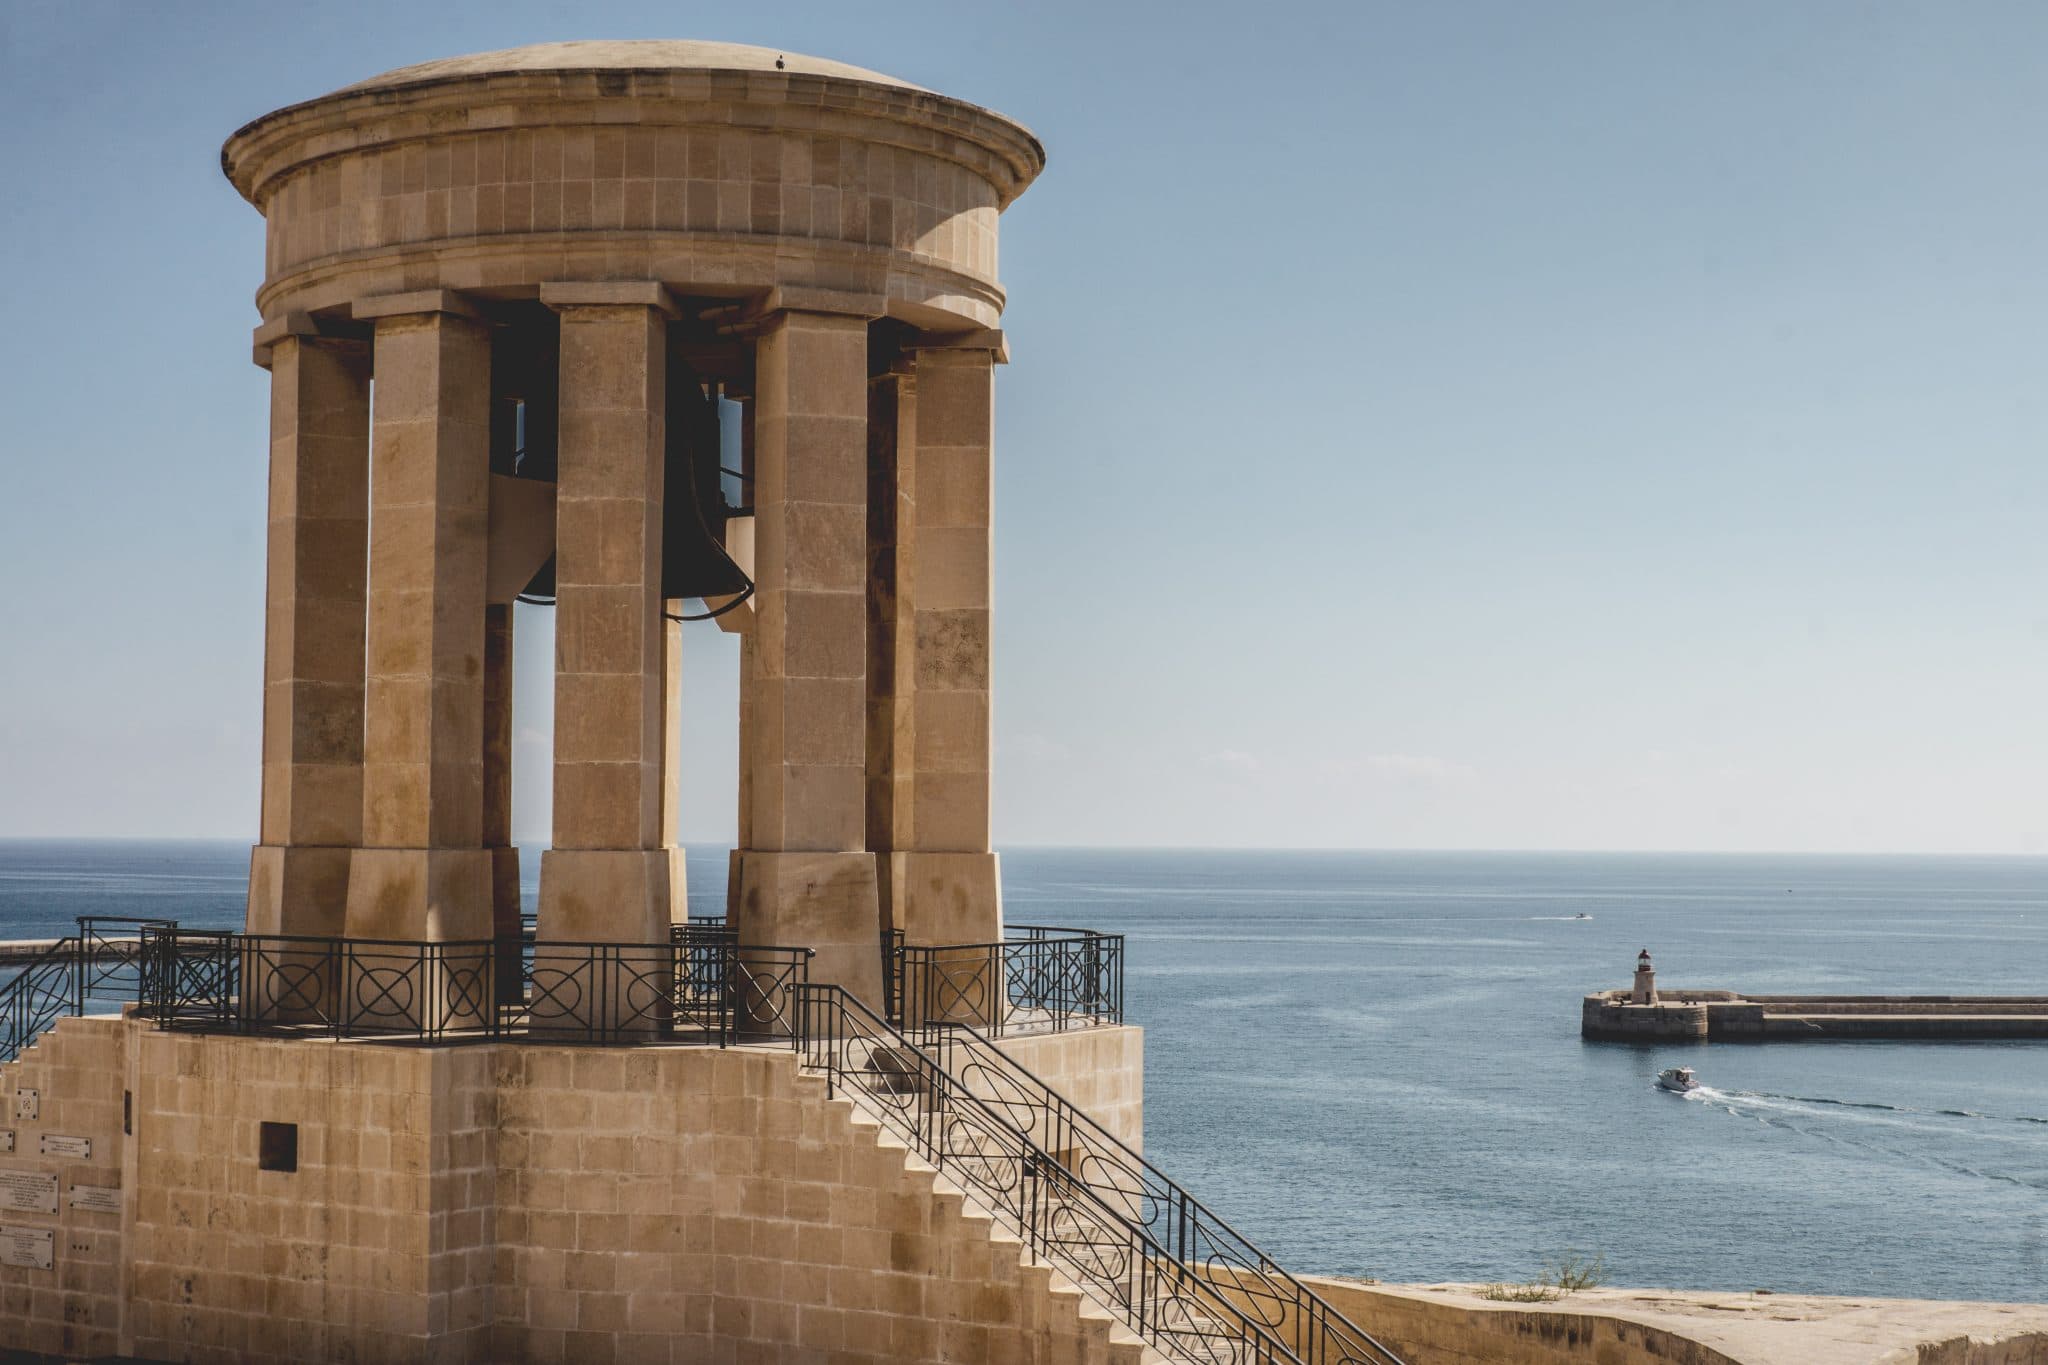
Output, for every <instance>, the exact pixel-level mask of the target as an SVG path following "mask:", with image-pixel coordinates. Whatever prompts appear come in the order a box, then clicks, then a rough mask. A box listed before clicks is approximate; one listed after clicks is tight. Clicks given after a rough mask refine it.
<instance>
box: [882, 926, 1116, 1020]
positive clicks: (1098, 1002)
mask: <svg viewBox="0 0 2048 1365" xmlns="http://www.w3.org/2000/svg"><path fill="white" fill-rule="evenodd" d="M1007 932H1008V934H1009V937H1008V938H1006V939H1005V940H1004V941H1003V942H1001V943H948V944H910V943H906V942H905V941H904V938H903V934H902V932H901V931H900V930H892V931H890V932H889V933H887V934H885V935H884V936H883V947H882V951H883V973H882V975H883V980H884V983H885V984H884V990H885V992H886V998H885V1000H884V1006H885V1008H886V1011H887V1013H888V1016H889V1018H890V1019H892V1020H894V1021H896V1022H897V1023H900V1024H903V1025H905V1026H907V1027H911V1028H916V1027H919V1026H921V1025H924V1024H927V1023H958V1024H967V1025H971V1026H972V1027H974V1028H978V1029H981V1030H983V1031H984V1032H987V1033H990V1034H994V1035H997V1036H1001V1035H1004V1034H1011V1033H1058V1032H1063V1031H1065V1030H1067V1029H1074V1028H1095V1027H1099V1026H1101V1025H1104V1024H1120V1023H1122V1022H1123V1018H1124V938H1123V935H1122V934H1098V933H1096V932H1095V931H1094V930H1092V929H1067V928H1062V927H1059V926H1056V925H1047V924H1018V925H1012V926H1010V927H1009V929H1008V930H1007Z"/></svg>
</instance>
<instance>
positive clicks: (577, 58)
mask: <svg viewBox="0 0 2048 1365" xmlns="http://www.w3.org/2000/svg"><path fill="white" fill-rule="evenodd" d="M777 62H781V63H782V65H781V66H777V65H776V63H777ZM525 71H789V72H794V73H797V74H800V75H806V76H830V77H836V78H837V79H839V80H848V81H865V82H867V83H868V84H870V85H888V86H894V87H896V88H897V89H900V90H921V89H923V87H922V86H916V85H912V84H911V83H910V82H908V81H899V80H897V79H896V78H895V77H894V76H885V75H883V74H882V73H881V72H879V71H869V70H867V69H866V68H865V67H858V66H849V65H847V64H846V63H845V62H835V61H829V60H827V59H826V58H823V57H807V56H805V55H803V54H802V53H800V52H778V51H777V50H776V49H774V48H772V47H749V46H747V45H746V44H744V43H709V42H698V41H696V40H694V39H687V38H632V39H594V40H588V41H579V42H569V43H534V44H532V45H531V46H528V47H508V48H503V49H500V50H499V51H496V52H475V53H471V54H470V55H469V56H466V57H442V58H439V59H437V60H435V61H431V62H416V63H414V64H413V65H411V66H401V67H399V68H398V69H397V70H395V71H387V72H385V73H384V74H383V75H381V76H372V77H370V79H368V80H366V81H357V82H356V83H355V84H354V85H347V86H343V87H342V88H341V89H340V90H337V91H335V92H334V93H335V94H337V95H348V94H357V93H366V92H371V91H377V90H395V89H399V88H401V87H403V86H408V85H417V84H420V83H423V82H426V81H441V80H459V79H461V78H463V77H465V76H495V75H502V74H509V73H513V72H525Z"/></svg>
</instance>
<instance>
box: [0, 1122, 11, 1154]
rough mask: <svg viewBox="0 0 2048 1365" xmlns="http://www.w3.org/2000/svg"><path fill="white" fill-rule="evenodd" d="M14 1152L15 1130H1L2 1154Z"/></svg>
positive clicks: (0, 1149)
mask: <svg viewBox="0 0 2048 1365" xmlns="http://www.w3.org/2000/svg"><path fill="white" fill-rule="evenodd" d="M13 1150H14V1130H13V1129H12V1128H0V1153H7V1152H11V1151H13Z"/></svg>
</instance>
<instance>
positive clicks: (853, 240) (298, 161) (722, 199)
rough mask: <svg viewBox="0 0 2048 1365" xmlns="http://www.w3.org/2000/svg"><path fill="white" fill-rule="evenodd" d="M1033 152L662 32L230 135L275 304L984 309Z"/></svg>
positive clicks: (425, 82) (836, 66)
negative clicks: (624, 294)
mask: <svg viewBox="0 0 2048 1365" xmlns="http://www.w3.org/2000/svg"><path fill="white" fill-rule="evenodd" d="M1044 164H1045V151H1044V148H1042V147H1041V146H1040V145H1039V143H1038V140H1037V138H1035V137H1033V136H1032V134H1031V133H1030V131H1029V130H1027V129H1026V128H1024V127H1023V126H1022V125H1020V124H1018V123H1016V122H1014V121H1012V120H1010V119H1007V118H1004V117H1003V116H1002V115H1000V114H996V113H993V112H991V111H989V110H987V109H983V108H980V107H979V106H976V105H972V104H968V103H965V102H963V101H961V100H956V99H951V98H949V97H947V96H944V95H940V94H935V93H933V92H932V91H929V90H924V89H921V88H919V87H917V86H914V85H910V84H907V83H906V82H903V81H899V80H896V79H894V78H892V77H889V76H884V75H880V74H878V73H876V72H873V71H865V70H862V69H861V68H859V67H854V66H847V65H845V64H843V63H840V62H832V61H826V60H822V59H820V58H816V57H806V56H803V55H801V54H798V53H789V52H777V51H775V50H773V49H770V48H757V47H743V46H740V45H737V44H731V43H706V42H685V41H670V40H651V41H630V42H626V41H622V42H577V43H545V44H540V45H536V46H532V47H521V48H512V49H509V50H507V51H503V52H487V53H481V54H477V55H474V56H467V57H452V58H446V59H443V60H440V61H432V62H423V63H421V64H419V65H417V66H408V67H401V68H399V69H398V70H396V71H391V72H387V73H386V74H384V75H382V76H376V77H373V78H371V79H370V80H366V81H362V82H359V83H357V84H355V85H351V86H347V87H345V88H343V89H341V90H337V91H335V92H334V93H333V94H330V95H324V96H322V97H321V98H319V99H315V100H309V101H307V102H305V103H303V104H294V105H291V106H289V107H287V108H284V109H280V110H277V111H276V112H275V113H271V114H266V115H265V116H263V117H262V118H259V119H257V120H255V121H254V122H252V123H250V124H248V125H246V126H245V127H243V128H241V129H240V130H238V131H237V132H236V133H235V134H234V136H232V137H230V138H229V139H228V141H227V144H226V146H224V147H223V148H222V149H221V165H222V168H223V169H224V170H225V171H226V173H227V176H228V179H229V180H230V181H232V182H233V183H234V186H235V188H236V189H237V190H239V191H240V192H241V193H242V195H243V197H244V198H246V199H248V200H249V202H250V203H252V204H254V205H255V206H256V207H257V208H258V209H259V210H261V212H262V213H263V215H264V219H265V222H266V246H267V261H266V269H265V277H264V283H263V287H262V288H261V289H260V290H259V291H258V293H257V306H258V307H259V308H260V309H261V311H262V313H263V316H264V318H265V319H266V320H274V319H277V318H280V317H283V316H285V315H287V314H290V313H304V314H309V315H313V316H317V317H324V318H345V317H347V316H348V313H349V310H350V309H351V308H352V306H353V305H354V303H355V302H356V301H357V300H361V299H367V298H372V297H376V296H379V295H385V294H396V293H406V292H411V291H416V290H425V289H449V290H458V291H464V292H467V293H469V294H471V295H474V296H476V297H479V298H483V299H491V298H502V299H530V298H532V297H534V296H535V294H536V292H537V291H538V289H539V286H540V285H542V284H543V283H549V282H555V281H564V280H578V281H581V280H601V281H636V282H637V281H647V280H654V281H659V282H660V283H662V284H664V285H667V286H668V287H669V289H670V290H671V291H672V292H673V293H675V294H677V295H681V296H696V297H707V298H714V299H745V298H749V297H759V296H763V295H768V294H771V293H774V294H775V295H777V296H779V297H781V298H782V299H784V300H787V301H789V303H790V306H802V301H804V300H811V301H818V300H826V301H835V300H836V301H840V303H839V304H835V306H844V307H846V308H847V309H848V310H850V311H871V312H873V313H875V314H877V315H880V314H885V313H886V314H888V315H890V316H894V317H897V318H900V319H902V320H903V321H905V322H907V323H910V324H911V325H913V326H916V327H920V328H925V329H930V330H937V331H949V330H952V331H957V330H961V329H965V328H973V327H989V326H994V325H995V324H996V322H997V320H998V317H999V315H1000V313H1001V311H1002V304H1003V293H1002V289H1001V287H1000V285H999V284H998V283H997V278H996V217H997V214H998V213H1000V212H1001V210H1002V209H1003V208H1005V207H1006V206H1008V204H1009V203H1010V202H1011V201H1012V200H1013V199H1015V198H1016V197H1017V196H1018V195H1019V194H1021V193H1023V191H1024V189H1025V187H1026V186H1027V185H1029V184H1030V183H1031V181H1032V179H1033V178H1034V177H1035V176H1036V175H1037V174H1038V172H1039V171H1040V170H1041V169H1042V168H1043V166H1044Z"/></svg>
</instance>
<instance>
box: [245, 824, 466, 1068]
mask: <svg viewBox="0 0 2048 1365" xmlns="http://www.w3.org/2000/svg"><path fill="white" fill-rule="evenodd" d="M346 929H347V936H348V937H349V938H350V939H351V940H380V939H381V940H388V941H390V942H389V943H388V944H379V943H376V942H361V941H354V942H350V943H349V944H347V945H346V948H345V952H344V954H343V956H342V957H341V958H340V959H338V961H337V963H336V970H337V972H338V983H339V987H340V995H339V997H338V998H337V999H335V1000H333V1001H332V1002H331V1003H330V1005H329V1008H330V1009H331V1010H333V1011H334V1012H335V1013H336V1016H337V1017H338V1018H339V1019H340V1020H341V1021H342V1022H343V1023H344V1025H345V1026H346V1027H347V1028H348V1029H350V1030H351V1031H354V1032H358V1033H361V1032H369V1031H375V1030H378V1029H385V1030H389V1031H391V1032H393V1033H398V1034H404V1033H411V1032H414V1031H424V1032H427V1033H439V1032H442V1031H455V1030H463V1029H472V1028H477V1027H480V1026H482V1025H483V1024H485V1023H486V1022H487V1020H488V1016H489V1013H490V1011H491V1010H492V1009H494V1008H495V1004H494V1001H495V999H496V995H497V989H498V988H497V985H496V983H495V982H494V981H493V979H492V971H493V964H494V962H495V959H496V956H497V954H496V953H495V952H494V950H493V946H492V944H491V943H490V942H488V940H489V939H490V938H491V936H492V935H491V851H490V850H489V849H484V848H359V849H357V850H356V851H355V855H354V856H353V857H352V858H351V859H350V861H349V873H348V923H347V926H346ZM423 941H424V942H427V943H444V944H446V943H454V944H460V945H462V946H460V947H455V948H438V949H429V948H422V947H418V946H416V945H418V944H420V943H421V942H423ZM244 970H245V971H246V968H245V969H244Z"/></svg>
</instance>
